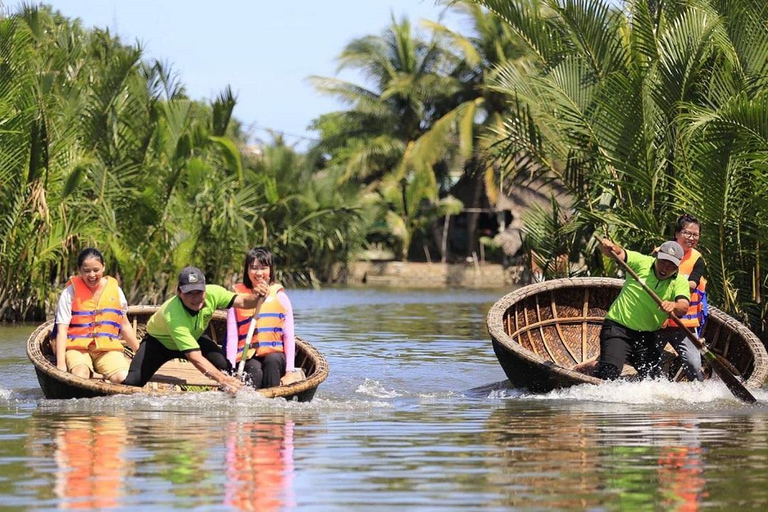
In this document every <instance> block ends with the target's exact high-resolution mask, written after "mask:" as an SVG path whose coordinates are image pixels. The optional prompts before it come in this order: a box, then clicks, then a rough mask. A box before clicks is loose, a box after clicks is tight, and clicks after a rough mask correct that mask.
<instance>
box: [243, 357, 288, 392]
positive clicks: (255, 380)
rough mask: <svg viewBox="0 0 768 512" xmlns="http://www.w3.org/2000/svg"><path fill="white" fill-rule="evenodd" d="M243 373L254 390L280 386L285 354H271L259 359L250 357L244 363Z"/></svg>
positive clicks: (283, 371) (283, 373)
mask: <svg viewBox="0 0 768 512" xmlns="http://www.w3.org/2000/svg"><path fill="white" fill-rule="evenodd" d="M245 373H247V374H248V378H249V379H250V380H251V385H252V386H253V387H254V388H256V389H261V388H271V387H273V386H277V385H279V384H280V377H282V376H283V375H285V354H284V353H283V352H272V353H271V354H267V355H265V356H261V357H252V358H250V359H249V360H247V361H246V362H245Z"/></svg>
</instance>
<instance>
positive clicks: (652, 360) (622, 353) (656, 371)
mask: <svg viewBox="0 0 768 512" xmlns="http://www.w3.org/2000/svg"><path fill="white" fill-rule="evenodd" d="M624 363H629V364H630V365H632V366H633V367H634V368H635V370H637V374H638V376H639V377H640V378H643V379H645V378H647V377H650V378H656V377H658V376H659V375H661V349H660V347H659V344H658V343H657V342H656V332H655V331H635V330H634V329H630V328H629V327H625V326H623V325H621V324H619V323H616V322H613V321H611V320H605V321H604V322H603V328H602V329H601V330H600V363H599V365H598V367H597V372H596V374H595V376H596V377H599V378H601V379H608V380H613V379H617V378H619V376H620V375H621V370H622V368H623V366H624Z"/></svg>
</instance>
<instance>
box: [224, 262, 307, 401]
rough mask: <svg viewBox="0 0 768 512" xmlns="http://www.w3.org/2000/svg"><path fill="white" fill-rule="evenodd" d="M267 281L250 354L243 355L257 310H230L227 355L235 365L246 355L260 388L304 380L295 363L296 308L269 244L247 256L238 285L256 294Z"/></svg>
mask: <svg viewBox="0 0 768 512" xmlns="http://www.w3.org/2000/svg"><path fill="white" fill-rule="evenodd" d="M263 283H266V284H267V285H268V286H269V291H268V293H267V295H266V297H265V298H264V302H263V303H262V304H261V307H260V308H259V310H258V314H257V317H256V328H255V329H254V332H253V336H252V338H251V342H250V345H249V349H248V351H247V353H246V354H243V352H244V347H245V341H246V338H247V336H248V328H249V326H250V323H251V319H252V318H253V312H254V310H251V309H238V308H230V309H229V310H227V341H226V344H225V348H224V350H225V354H226V356H227V359H228V360H229V362H230V364H231V365H232V367H233V368H236V367H237V366H238V364H239V363H240V360H241V359H242V358H243V357H245V359H246V362H245V373H246V374H247V375H248V379H249V380H250V381H251V385H252V386H253V387H255V388H256V389H260V388H268V387H273V386H277V385H287V384H291V383H293V382H296V381H298V380H301V374H300V372H299V370H298V369H296V367H295V366H294V357H295V354H296V343H295V340H294V326H293V308H292V306H291V301H290V300H289V299H288V295H286V293H285V289H284V288H283V286H282V285H281V284H279V283H276V282H275V265H274V258H273V256H272V253H271V252H270V251H269V249H267V248H266V247H256V248H254V249H251V250H250V251H248V253H247V254H246V255H245V265H244V268H243V282H242V283H238V284H236V285H235V287H234V290H235V291H236V292H237V293H240V294H252V293H254V288H256V287H257V286H258V285H260V284H263Z"/></svg>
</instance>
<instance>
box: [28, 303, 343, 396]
mask: <svg viewBox="0 0 768 512" xmlns="http://www.w3.org/2000/svg"><path fill="white" fill-rule="evenodd" d="M157 309H158V308H157V307H155V306H132V307H130V308H128V318H129V320H130V321H131V322H132V323H133V326H134V330H135V331H136V335H137V337H138V338H139V339H141V338H143V336H144V334H145V333H146V329H145V326H146V323H147V321H148V320H149V317H151V316H152V314H153V313H154V312H155V311H157ZM226 323H227V322H226V314H225V313H224V312H222V311H217V312H216V313H214V316H213V319H212V320H211V323H210V325H209V327H208V329H207V330H206V334H207V335H208V336H210V337H211V338H212V339H213V340H215V341H218V342H221V340H224V339H225V337H226ZM52 330H53V321H52V320H51V321H48V322H45V323H44V324H43V325H41V326H40V327H38V328H37V329H36V330H35V332H33V333H32V334H31V335H30V337H29V339H28V340H27V356H28V357H29V359H30V361H32V364H33V365H34V367H35V373H36V374H37V380H38V382H39V383H40V388H41V389H42V390H43V394H44V395H45V397H46V398H93V397H98V396H109V395H117V394H146V395H170V394H179V393H193V392H200V391H211V390H216V389H218V384H217V383H216V382H215V381H213V380H211V379H208V378H207V377H205V376H203V375H202V374H201V373H200V372H199V371H198V370H197V369H196V368H195V367H194V366H193V365H192V363H189V362H188V361H186V360H180V359H175V360H173V361H169V362H168V363H166V364H164V365H163V366H162V367H161V368H160V370H158V372H157V373H156V374H155V376H154V377H153V378H152V380H150V381H149V382H148V383H147V385H146V386H144V387H143V388H138V387H133V386H123V385H121V384H112V383H111V382H107V381H105V380H103V379H99V378H91V379H83V378H80V377H77V376H75V375H72V374H71V373H69V372H64V371H61V370H59V369H58V368H56V363H55V361H56V360H55V357H54V355H53V352H52V350H51V344H50V343H49V339H50V334H51V331H52ZM126 355H127V356H128V357H130V356H129V355H128V354H127V353H126ZM295 360H296V367H297V368H301V369H302V370H304V374H305V375H306V379H303V380H301V381H299V382H295V383H293V384H290V385H288V386H275V387H272V388H267V389H260V390H259V391H258V392H259V393H260V394H262V395H263V396H265V397H267V398H277V397H282V398H285V399H288V400H297V401H299V402H308V401H310V400H312V398H313V397H314V396H315V392H316V391H317V387H318V386H319V385H320V383H321V382H323V381H324V380H325V378H326V377H327V376H328V363H327V362H326V360H325V357H323V355H322V354H321V353H320V352H318V351H317V350H316V349H315V348H314V347H313V346H312V345H310V344H309V343H307V342H306V341H304V340H302V339H301V338H299V337H298V336H297V337H296V359H295Z"/></svg>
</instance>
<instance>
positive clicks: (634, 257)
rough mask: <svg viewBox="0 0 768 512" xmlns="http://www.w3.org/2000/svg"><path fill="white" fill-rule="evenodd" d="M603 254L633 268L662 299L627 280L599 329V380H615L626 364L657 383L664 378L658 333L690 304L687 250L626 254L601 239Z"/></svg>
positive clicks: (668, 246)
mask: <svg viewBox="0 0 768 512" xmlns="http://www.w3.org/2000/svg"><path fill="white" fill-rule="evenodd" d="M600 251H601V252H602V253H603V254H605V255H606V256H609V255H610V253H611V252H613V253H614V254H615V255H616V256H618V257H619V258H621V259H622V260H623V261H625V262H626V263H627V265H628V266H629V267H630V268H632V269H633V270H634V271H635V272H636V273H637V275H638V277H640V279H642V280H643V281H644V282H645V284H646V285H648V286H649V287H650V288H651V289H653V290H654V291H655V292H656V294H657V295H658V296H659V298H661V301H662V303H661V306H657V304H656V302H655V301H654V300H653V298H652V297H651V296H650V295H649V294H648V293H647V292H646V291H645V290H644V289H643V288H642V286H641V285H640V283H638V282H637V281H635V280H634V279H633V278H632V277H631V276H627V278H626V280H625V281H624V285H623V286H622V288H621V292H619V296H618V297H616V300H614V301H613V303H612V304H611V307H610V308H609V309H608V313H607V314H606V315H605V320H604V321H603V327H602V329H601V330H600V358H599V362H598V364H597V370H596V372H595V376H596V377H599V378H601V379H616V378H618V377H619V376H620V375H621V371H622V369H623V367H624V363H629V364H630V365H632V366H633V367H634V368H635V370H637V373H638V376H639V377H640V378H646V377H651V378H655V377H658V376H659V375H660V374H661V347H659V346H658V343H657V342H656V331H658V330H659V329H660V328H661V326H662V325H663V324H664V321H665V320H666V319H667V317H668V315H669V314H670V313H674V314H675V315H678V316H679V315H683V314H685V312H686V311H688V306H689V304H690V301H689V297H690V290H689V288H688V279H687V278H686V277H685V276H683V275H682V274H680V273H679V272H678V267H679V266H680V262H681V260H682V259H683V254H684V251H683V248H682V247H681V246H680V244H678V243H677V242H673V241H668V242H664V243H663V244H661V247H659V251H658V252H657V254H656V257H655V258H654V257H653V256H646V255H643V254H640V253H638V252H634V251H629V250H624V249H622V248H621V247H619V246H618V245H616V244H615V243H613V242H611V241H610V240H608V239H602V240H601V244H600Z"/></svg>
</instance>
